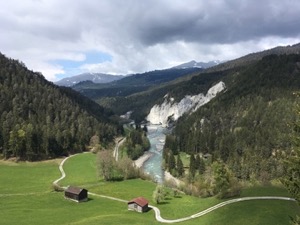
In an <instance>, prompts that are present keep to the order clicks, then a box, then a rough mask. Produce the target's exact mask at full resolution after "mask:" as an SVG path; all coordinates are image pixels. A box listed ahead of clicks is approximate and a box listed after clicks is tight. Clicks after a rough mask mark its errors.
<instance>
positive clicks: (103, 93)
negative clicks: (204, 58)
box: [73, 68, 202, 100]
mask: <svg viewBox="0 0 300 225" xmlns="http://www.w3.org/2000/svg"><path fill="white" fill-rule="evenodd" d="M201 70H202V69H200V68H186V69H166V70H155V71H151V72H146V73H141V74H134V75H131V76H127V77H125V78H123V79H120V80H117V81H114V82H111V83H107V84H93V83H91V82H82V83H79V84H78V85H75V86H74V87H73V88H74V89H75V90H76V91H79V92H80V93H82V94H84V95H85V96H87V97H89V98H92V99H95V100H97V99H99V98H102V97H116V96H128V95H131V94H134V93H139V92H142V91H146V90H148V89H149V88H151V87H154V86H157V85H160V84H162V83H166V82H169V81H171V80H174V79H177V78H178V77H182V76H185V75H187V74H191V73H194V72H199V71H201Z"/></svg>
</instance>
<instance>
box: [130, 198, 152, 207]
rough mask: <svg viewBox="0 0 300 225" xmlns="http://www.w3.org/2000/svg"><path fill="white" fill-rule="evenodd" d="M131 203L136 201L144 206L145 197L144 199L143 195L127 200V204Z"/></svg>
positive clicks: (146, 203) (146, 202)
mask: <svg viewBox="0 0 300 225" xmlns="http://www.w3.org/2000/svg"><path fill="white" fill-rule="evenodd" d="M131 203H136V204H138V205H139V206H141V207H144V206H146V205H148V201H147V199H145V198H143V197H138V198H134V199H132V200H131V201H129V202H128V204H131Z"/></svg>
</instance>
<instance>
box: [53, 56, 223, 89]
mask: <svg viewBox="0 0 300 225" xmlns="http://www.w3.org/2000/svg"><path fill="white" fill-rule="evenodd" d="M219 63H220V62H219V61H210V62H196V61H195V60H192V61H190V62H187V63H183V64H180V65H178V66H175V67H172V68H170V69H189V68H202V69H206V68H209V67H212V66H215V65H218V64H219ZM167 70H168V69H167ZM156 71H157V70H156ZM158 71H165V70H158ZM148 73H151V71H150V72H145V73H138V74H127V75H112V74H105V73H83V74H79V75H76V76H72V77H66V78H63V79H61V80H59V81H57V82H55V84H57V85H59V86H66V87H72V86H75V85H76V84H79V83H80V82H82V81H91V82H93V83H96V84H103V83H110V82H113V81H117V80H120V79H123V78H125V77H127V76H136V75H143V74H148Z"/></svg>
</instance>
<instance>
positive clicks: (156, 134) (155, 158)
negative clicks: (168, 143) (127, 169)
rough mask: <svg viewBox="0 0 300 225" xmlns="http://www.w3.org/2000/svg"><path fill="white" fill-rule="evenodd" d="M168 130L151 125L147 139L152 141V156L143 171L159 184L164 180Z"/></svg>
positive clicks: (144, 165)
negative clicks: (164, 156) (164, 152)
mask: <svg viewBox="0 0 300 225" xmlns="http://www.w3.org/2000/svg"><path fill="white" fill-rule="evenodd" d="M167 133H168V129H166V128H163V127H162V126H160V125H149V126H148V133H147V137H148V139H149V141H150V150H149V152H151V153H152V156H151V157H150V158H149V159H148V160H147V161H146V162H145V163H144V164H143V170H144V171H145V172H146V173H147V174H150V175H151V176H152V177H153V178H154V180H155V181H156V182H158V183H162V182H163V180H164V171H163V169H162V152H163V147H164V144H165V138H166V134H167Z"/></svg>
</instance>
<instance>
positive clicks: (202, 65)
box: [172, 60, 220, 69]
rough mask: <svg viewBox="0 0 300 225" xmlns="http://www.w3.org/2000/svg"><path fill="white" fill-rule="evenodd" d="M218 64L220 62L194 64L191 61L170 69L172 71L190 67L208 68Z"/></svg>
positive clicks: (193, 61) (194, 62)
mask: <svg viewBox="0 0 300 225" xmlns="http://www.w3.org/2000/svg"><path fill="white" fill-rule="evenodd" d="M219 63H220V61H218V60H216V61H210V62H196V61H195V60H192V61H190V62H187V63H183V64H180V65H178V66H175V67H172V68H174V69H186V68H192V67H196V68H203V69H206V68H209V67H212V66H216V65H218V64H219Z"/></svg>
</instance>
